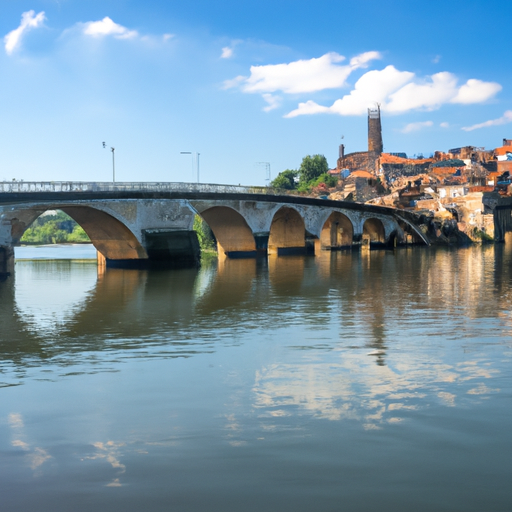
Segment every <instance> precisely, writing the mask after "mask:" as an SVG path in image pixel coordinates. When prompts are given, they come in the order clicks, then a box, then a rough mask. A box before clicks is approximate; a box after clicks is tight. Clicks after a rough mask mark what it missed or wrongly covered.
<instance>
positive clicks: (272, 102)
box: [263, 93, 281, 112]
mask: <svg viewBox="0 0 512 512" xmlns="http://www.w3.org/2000/svg"><path fill="white" fill-rule="evenodd" d="M263 99H264V100H265V101H266V102H267V106H266V107H263V110H264V111H265V112H270V111H271V110H274V109H276V108H279V107H280V106H281V98H280V97H279V96H274V95H272V94H269V93H265V94H263Z"/></svg>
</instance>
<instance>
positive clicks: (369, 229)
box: [363, 217, 386, 244]
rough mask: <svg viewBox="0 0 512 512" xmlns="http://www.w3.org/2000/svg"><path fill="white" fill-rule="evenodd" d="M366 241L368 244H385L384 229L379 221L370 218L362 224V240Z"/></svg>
mask: <svg viewBox="0 0 512 512" xmlns="http://www.w3.org/2000/svg"><path fill="white" fill-rule="evenodd" d="M365 239H366V240H368V241H369V243H370V244H385V243H386V229H385V228H384V224H383V222H382V221H381V220H380V219H377V218H375V217H370V218H369V219H366V221H365V222H364V224H363V240H365Z"/></svg>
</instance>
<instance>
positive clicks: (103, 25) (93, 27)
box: [83, 16, 139, 39]
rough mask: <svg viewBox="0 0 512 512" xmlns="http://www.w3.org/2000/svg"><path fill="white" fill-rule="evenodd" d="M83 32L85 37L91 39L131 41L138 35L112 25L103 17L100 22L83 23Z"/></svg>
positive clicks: (114, 24) (115, 24)
mask: <svg viewBox="0 0 512 512" xmlns="http://www.w3.org/2000/svg"><path fill="white" fill-rule="evenodd" d="M83 32H84V34H85V35H88V36H92V37H104V36H114V37H115V38H117V39H131V38H134V37H137V36H138V35H139V34H138V32H137V31H136V30H129V29H127V28H126V27H123V26H122V25H119V24H117V23H114V22H113V21H112V20H111V19H110V18H109V17H108V16H105V17H104V18H103V19H102V20H101V21H89V22H88V23H85V24H84V29H83Z"/></svg>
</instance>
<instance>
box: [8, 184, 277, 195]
mask: <svg viewBox="0 0 512 512" xmlns="http://www.w3.org/2000/svg"><path fill="white" fill-rule="evenodd" d="M27 192H202V193H209V192H210V193H211V192H213V193H217V194H219V193H238V194H271V195H275V194H276V191H274V189H272V188H270V187H245V186H241V185H214V184H207V183H169V182H152V183H145V182H119V183H109V182H85V181H0V193H27Z"/></svg>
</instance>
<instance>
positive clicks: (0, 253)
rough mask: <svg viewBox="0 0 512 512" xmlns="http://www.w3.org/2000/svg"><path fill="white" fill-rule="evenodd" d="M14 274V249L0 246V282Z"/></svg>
mask: <svg viewBox="0 0 512 512" xmlns="http://www.w3.org/2000/svg"><path fill="white" fill-rule="evenodd" d="M13 272H14V248H13V247H12V246H0V280H2V279H4V278H6V277H8V276H9V275H11V274H12V273H13Z"/></svg>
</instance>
